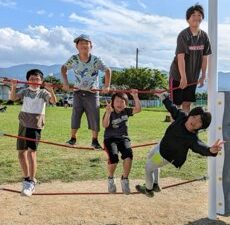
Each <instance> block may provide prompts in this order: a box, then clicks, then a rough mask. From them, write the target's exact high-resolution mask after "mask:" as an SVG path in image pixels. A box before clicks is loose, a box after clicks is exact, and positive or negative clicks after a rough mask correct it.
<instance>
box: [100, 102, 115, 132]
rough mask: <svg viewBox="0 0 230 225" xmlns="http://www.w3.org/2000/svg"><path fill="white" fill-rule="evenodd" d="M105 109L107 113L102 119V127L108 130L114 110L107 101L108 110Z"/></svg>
mask: <svg viewBox="0 0 230 225" xmlns="http://www.w3.org/2000/svg"><path fill="white" fill-rule="evenodd" d="M105 109H106V111H105V114H104V117H103V119H102V126H103V127H104V128H107V127H108V126H109V123H110V115H111V113H112V112H113V108H112V106H111V103H108V102H107V101H106V108H105Z"/></svg>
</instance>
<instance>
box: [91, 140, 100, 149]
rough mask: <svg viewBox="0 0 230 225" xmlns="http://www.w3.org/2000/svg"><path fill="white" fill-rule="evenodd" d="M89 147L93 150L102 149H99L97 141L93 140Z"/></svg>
mask: <svg viewBox="0 0 230 225" xmlns="http://www.w3.org/2000/svg"><path fill="white" fill-rule="evenodd" d="M91 146H92V147H93V148H94V149H95V150H101V149H102V147H101V145H100V144H99V142H98V140H97V139H93V140H92V144H91Z"/></svg>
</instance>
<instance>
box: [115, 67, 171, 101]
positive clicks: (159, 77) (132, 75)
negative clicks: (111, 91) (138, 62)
mask: <svg viewBox="0 0 230 225" xmlns="http://www.w3.org/2000/svg"><path fill="white" fill-rule="evenodd" d="M111 84H112V86H113V87H115V88H117V89H132V88H135V89H139V90H150V89H162V88H166V87H167V75H166V74H162V73H161V72H160V71H159V70H157V69H150V68H137V69H136V68H134V67H131V68H129V69H124V70H122V71H113V74H112V80H111ZM139 96H140V99H153V98H154V97H153V95H149V94H140V95H139Z"/></svg>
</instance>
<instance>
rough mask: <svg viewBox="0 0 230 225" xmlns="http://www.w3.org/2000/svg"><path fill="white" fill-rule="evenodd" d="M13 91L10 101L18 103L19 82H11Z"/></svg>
mask: <svg viewBox="0 0 230 225" xmlns="http://www.w3.org/2000/svg"><path fill="white" fill-rule="evenodd" d="M10 83H11V91H10V100H11V101H17V100H18V99H19V97H18V96H17V95H16V87H17V80H14V79H12V80H11V82H10Z"/></svg>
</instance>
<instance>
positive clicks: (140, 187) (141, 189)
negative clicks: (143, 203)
mask: <svg viewBox="0 0 230 225" xmlns="http://www.w3.org/2000/svg"><path fill="white" fill-rule="evenodd" d="M135 188H136V190H137V191H138V192H140V193H142V194H144V195H146V196H147V197H149V198H152V197H153V196H154V192H153V190H148V189H147V188H146V187H145V185H140V184H138V185H136V186H135Z"/></svg>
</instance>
